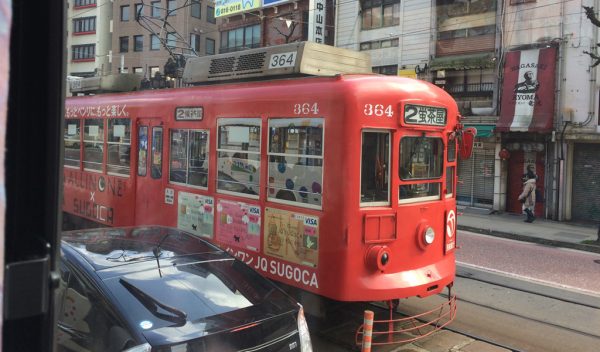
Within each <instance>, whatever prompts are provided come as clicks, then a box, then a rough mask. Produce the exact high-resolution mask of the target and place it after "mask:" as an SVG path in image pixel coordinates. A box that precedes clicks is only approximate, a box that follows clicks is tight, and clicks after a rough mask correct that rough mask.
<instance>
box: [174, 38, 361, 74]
mask: <svg viewBox="0 0 600 352" xmlns="http://www.w3.org/2000/svg"><path fill="white" fill-rule="evenodd" d="M371 72H372V69H371V57H370V56H369V55H368V54H366V53H363V52H356V51H352V50H348V49H342V48H336V47H333V46H329V45H324V44H317V43H313V42H298V43H291V44H283V45H277V46H270V47H264V48H256V49H249V50H244V51H236V52H232V53H226V54H219V55H211V56H202V57H197V58H189V59H188V60H187V62H186V64H185V70H184V72H183V81H184V83H188V84H205V83H209V82H215V81H229V80H239V79H246V78H255V77H275V76H290V75H318V76H333V75H336V74H341V73H371Z"/></svg>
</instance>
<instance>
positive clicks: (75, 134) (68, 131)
mask: <svg viewBox="0 0 600 352" xmlns="http://www.w3.org/2000/svg"><path fill="white" fill-rule="evenodd" d="M63 135H64V140H65V166H66V167H75V168H79V166H80V165H81V164H80V161H79V159H80V148H81V140H80V138H81V127H80V120H79V119H69V120H66V121H65V131H64V134H63Z"/></svg>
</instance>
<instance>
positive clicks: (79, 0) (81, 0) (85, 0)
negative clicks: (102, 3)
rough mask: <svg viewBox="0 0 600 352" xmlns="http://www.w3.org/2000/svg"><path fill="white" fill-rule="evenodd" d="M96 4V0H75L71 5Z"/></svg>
mask: <svg viewBox="0 0 600 352" xmlns="http://www.w3.org/2000/svg"><path fill="white" fill-rule="evenodd" d="M92 6H96V0H75V4H74V5H73V7H75V8H78V7H92Z"/></svg>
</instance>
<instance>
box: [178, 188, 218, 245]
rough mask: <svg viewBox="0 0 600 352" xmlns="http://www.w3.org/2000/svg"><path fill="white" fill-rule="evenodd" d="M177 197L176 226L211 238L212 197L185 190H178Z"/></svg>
mask: <svg viewBox="0 0 600 352" xmlns="http://www.w3.org/2000/svg"><path fill="white" fill-rule="evenodd" d="M177 198H178V202H177V205H178V206H177V209H178V210H177V227H178V228H180V229H182V230H186V231H188V232H191V233H193V234H195V235H198V236H201V237H207V238H213V222H214V211H215V210H214V199H213V198H212V197H207V196H202V195H199V194H193V193H187V192H179V193H178V197H177Z"/></svg>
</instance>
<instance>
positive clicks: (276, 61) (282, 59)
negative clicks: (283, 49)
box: [269, 51, 298, 70]
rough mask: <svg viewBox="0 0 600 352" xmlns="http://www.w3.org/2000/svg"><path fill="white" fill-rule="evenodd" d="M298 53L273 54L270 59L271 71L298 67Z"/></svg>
mask: <svg viewBox="0 0 600 352" xmlns="http://www.w3.org/2000/svg"><path fill="white" fill-rule="evenodd" d="M297 54H298V53H297V52H296V51H290V52H288V53H279V54H273V55H271V57H270V58H269V70H270V69H274V68H283V67H294V66H295V65H296V56H297Z"/></svg>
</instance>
